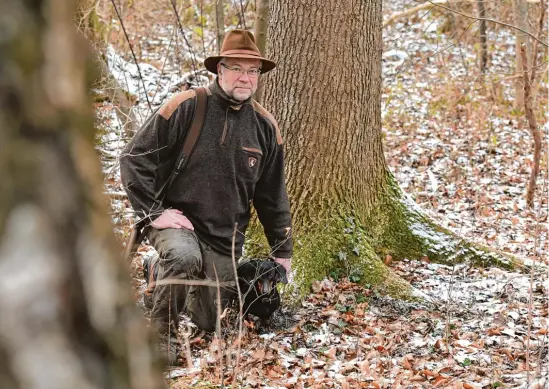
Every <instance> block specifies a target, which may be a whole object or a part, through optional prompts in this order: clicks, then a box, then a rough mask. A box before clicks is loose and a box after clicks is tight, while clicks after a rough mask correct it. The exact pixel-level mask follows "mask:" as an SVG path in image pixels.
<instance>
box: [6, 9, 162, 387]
mask: <svg viewBox="0 0 549 389" xmlns="http://www.w3.org/2000/svg"><path fill="white" fill-rule="evenodd" d="M74 5H75V4H74V1H69V0H43V1H32V2H29V1H25V2H20V1H18V0H7V1H3V2H1V3H0V14H1V15H2V18H0V36H2V39H1V40H0V85H1V87H0V112H1V114H0V159H1V163H0V175H1V176H2V182H3V184H4V185H5V186H4V187H3V189H2V190H1V191H0V312H1V314H0V333H1V334H2V336H1V337H0V387H1V388H25V389H26V388H43V387H52V388H53V387H55V388H67V389H69V388H70V389H73V388H160V387H162V381H161V379H160V376H159V375H157V374H154V371H153V368H152V362H153V358H152V355H151V353H150V351H149V350H150V347H149V343H150V342H149V341H148V336H147V333H146V331H145V326H144V325H143V321H142V318H141V315H139V314H138V313H137V312H136V311H137V308H136V307H135V305H134V304H133V303H132V300H133V298H132V294H131V289H130V283H129V277H128V269H127V267H126V266H125V265H124V264H123V263H122V261H121V260H119V259H118V257H117V256H115V255H113V253H115V252H116V251H119V250H120V249H119V247H117V245H116V244H115V242H114V238H113V234H112V227H111V225H110V223H109V220H108V218H107V216H106V215H107V212H106V209H107V204H106V202H105V201H104V199H103V196H102V194H101V192H102V180H101V175H100V169H99V161H98V158H97V156H96V154H95V152H94V149H93V140H94V131H93V122H92V114H91V109H90V108H91V107H90V104H89V103H88V101H87V100H88V99H87V96H86V77H85V76H86V68H87V64H86V54H85V53H84V51H83V50H82V47H83V46H85V42H84V40H83V38H81V37H78V36H77V34H76V31H75V27H74V24H73V23H74V12H75V7H74Z"/></svg>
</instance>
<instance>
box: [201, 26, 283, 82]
mask: <svg viewBox="0 0 549 389" xmlns="http://www.w3.org/2000/svg"><path fill="white" fill-rule="evenodd" d="M222 58H251V59H260V60H261V61H262V64H261V73H267V72H268V71H269V70H273V69H274V68H275V66H276V64H275V63H274V62H273V61H271V60H269V59H267V58H264V57H263V56H262V55H261V52H260V51H259V49H258V48H257V46H256V44H255V38H254V34H252V33H251V32H250V31H246V30H232V31H229V32H228V33H227V35H226V36H225V39H224V40H223V46H222V47H221V53H219V55H216V56H212V57H208V58H206V59H205V60H204V66H206V69H208V70H209V71H210V72H212V73H215V74H217V64H218V63H219V61H221V59H222Z"/></svg>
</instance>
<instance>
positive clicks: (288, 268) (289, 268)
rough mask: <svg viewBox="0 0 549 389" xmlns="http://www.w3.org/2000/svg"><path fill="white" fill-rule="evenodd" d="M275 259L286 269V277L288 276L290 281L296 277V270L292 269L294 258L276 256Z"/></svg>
mask: <svg viewBox="0 0 549 389" xmlns="http://www.w3.org/2000/svg"><path fill="white" fill-rule="evenodd" d="M274 261H275V262H276V263H278V264H279V265H280V266H282V267H283V268H284V269H285V270H286V278H288V282H290V283H291V282H292V281H293V279H294V272H293V271H292V258H278V257H275V259H274Z"/></svg>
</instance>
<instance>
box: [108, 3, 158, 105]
mask: <svg viewBox="0 0 549 389" xmlns="http://www.w3.org/2000/svg"><path fill="white" fill-rule="evenodd" d="M111 3H112V6H113V7H114V12H116V16H117V17H118V20H119V21H120V25H121V26H122V31H124V36H125V37H126V41H127V42H128V45H129V46H130V51H131V53H132V57H133V60H134V62H135V66H137V73H139V79H140V80H141V83H142V84H143V93H144V94H145V99H146V100H147V105H148V106H149V110H150V111H151V112H152V111H153V109H152V105H151V102H150V101H149V96H148V95H147V88H146V87H145V80H144V79H143V75H142V74H141V68H140V67H139V63H137V57H136V56H135V52H134V51H133V46H132V44H131V42H130V37H129V36H128V33H127V32H126V27H124V22H123V21H122V17H121V16H120V13H119V12H118V7H117V6H116V3H115V2H114V0H111Z"/></svg>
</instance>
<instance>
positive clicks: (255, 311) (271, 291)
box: [238, 259, 288, 326]
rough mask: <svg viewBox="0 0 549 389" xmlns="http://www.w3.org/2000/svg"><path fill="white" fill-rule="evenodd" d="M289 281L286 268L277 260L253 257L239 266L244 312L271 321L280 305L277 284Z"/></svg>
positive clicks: (262, 321)
mask: <svg viewBox="0 0 549 389" xmlns="http://www.w3.org/2000/svg"><path fill="white" fill-rule="evenodd" d="M279 282H282V283H283V284H287V283H288V278H287V276H286V269H284V267H283V266H281V265H280V264H278V263H276V262H272V261H262V260H258V259H253V260H250V261H246V262H243V263H241V264H240V265H239V266H238V284H239V286H240V293H241V294H242V298H243V307H242V312H243V313H244V314H252V315H254V316H257V317H258V318H259V319H260V320H261V325H262V326H266V325H268V323H269V319H270V317H271V315H272V314H273V313H274V312H275V311H276V310H277V309H278V308H279V307H280V294H279V293H278V290H277V289H276V284H278V283H279Z"/></svg>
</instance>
